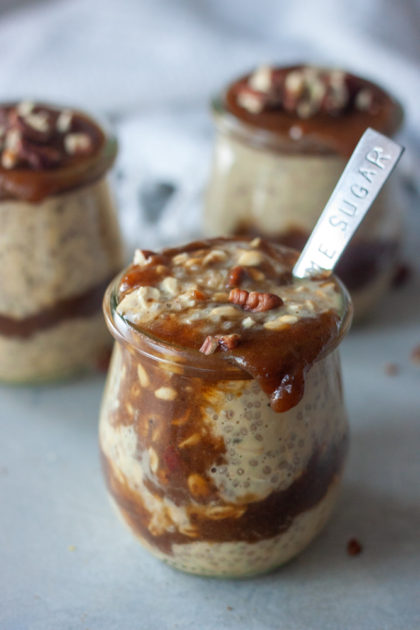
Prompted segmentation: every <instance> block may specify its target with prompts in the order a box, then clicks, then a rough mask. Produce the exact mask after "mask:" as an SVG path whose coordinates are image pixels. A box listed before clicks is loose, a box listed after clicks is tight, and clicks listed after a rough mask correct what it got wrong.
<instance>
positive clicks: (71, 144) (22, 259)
mask: <svg viewBox="0 0 420 630" xmlns="http://www.w3.org/2000/svg"><path fill="white" fill-rule="evenodd" d="M116 153H117V143H116V141H115V139H114V138H113V137H111V136H110V135H108V134H107V133H106V132H105V131H104V130H103V128H102V127H101V126H100V125H99V124H97V123H96V122H95V121H94V120H93V119H92V118H90V117H89V116H87V115H86V114H84V113H82V112H77V111H73V110H70V109H68V108H58V107H53V106H50V105H44V104H35V103H30V102H20V103H9V104H4V105H3V106H1V107H0V225H1V230H0V286H1V292H0V380H2V381H9V382H37V381H43V380H51V379H58V378H63V377H66V376H69V375H72V374H74V373H76V372H78V371H81V370H85V369H88V368H95V367H100V366H101V365H102V364H103V363H104V361H105V359H106V355H107V353H109V347H110V343H111V338H110V336H109V334H108V332H107V330H106V328H105V326H104V324H103V321H102V314H101V302H102V296H103V293H104V291H105V288H106V286H107V284H108V282H109V280H110V279H111V277H112V276H113V275H114V274H115V272H116V271H117V270H119V269H120V268H121V266H122V264H123V249H122V241H121V237H120V231H119V226H118V222H117V216H116V209H115V205H114V201H113V198H112V195H111V192H110V189H109V184H108V181H107V173H108V171H109V169H110V168H111V166H112V164H113V162H114V160H115V157H116Z"/></svg>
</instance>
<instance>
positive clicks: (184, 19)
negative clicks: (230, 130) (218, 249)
mask: <svg viewBox="0 0 420 630" xmlns="http://www.w3.org/2000/svg"><path fill="white" fill-rule="evenodd" d="M1 7H2V8H1ZM419 32H420V2H419V1H418V0H405V1H404V2H395V1H393V0H370V2H366V0H352V2H351V3H349V2H347V1H344V0H342V1H338V0H317V1H315V0H314V1H310V0H294V1H293V2H290V0H288V1H287V2H285V1H284V0H259V1H258V2H252V1H245V0H229V1H227V0H153V1H150V0H149V1H148V0H56V1H51V0H50V1H45V0H44V1H38V2H30V1H28V0H26V1H25V0H21V1H20V2H19V0H16V1H15V2H14V3H13V2H11V1H10V0H9V1H8V2H5V1H4V0H3V5H2V4H1V0H0V51H1V58H2V60H3V61H2V64H1V67H0V90H1V93H0V98H1V99H3V100H5V99H10V98H15V97H16V98H19V97H23V96H24V97H31V98H40V99H49V100H51V101H56V102H62V103H70V104H75V105H79V106H82V107H85V108H87V109H91V110H93V111H96V112H100V113H104V114H106V115H107V116H109V117H110V118H111V120H112V121H113V124H114V125H115V127H116V130H117V133H118V136H119V138H120V141H121V153H120V158H119V161H118V169H117V172H118V175H119V177H118V180H117V193H118V197H119V202H120V207H121V212H122V219H123V227H124V231H125V234H126V237H127V238H128V241H129V243H130V246H131V247H132V246H133V245H135V244H137V243H140V244H141V243H143V244H147V245H148V246H153V247H154V246H158V245H159V244H161V243H163V242H168V241H171V240H172V241H174V240H179V239H181V240H185V239H188V238H189V237H190V236H193V235H194V234H196V233H197V232H198V230H199V220H200V203H201V195H202V190H203V187H204V183H205V180H206V177H207V174H208V166H209V159H210V155H211V139H212V129H211V121H210V117H209V115H208V111H207V103H208V100H209V98H210V96H211V95H212V94H213V93H215V92H217V90H218V89H220V87H221V86H222V85H223V84H224V83H226V82H227V81H228V80H229V79H231V78H232V77H234V76H235V75H237V74H238V73H242V72H244V71H245V70H246V69H248V68H250V67H252V66H254V65H255V64H256V63H259V62H263V61H275V62H279V63H286V62H289V61H295V60H309V61H313V62H321V63H327V64H335V65H340V66H343V67H346V68H348V69H350V70H353V71H355V72H359V73H361V74H363V75H365V76H368V77H370V78H373V79H374V80H376V81H378V82H380V83H381V84H382V85H384V86H385V87H388V88H389V89H390V90H391V91H392V92H393V93H394V94H395V95H396V96H397V97H398V98H399V99H400V100H401V101H402V102H403V104H404V106H405V108H406V113H407V118H406V126H405V130H404V132H403V134H402V141H403V142H404V143H405V144H406V145H407V149H408V151H407V154H406V156H405V158H404V160H403V162H402V164H401V172H402V173H404V175H405V178H406V179H409V180H410V182H411V184H412V185H415V186H418V185H419V179H420V178H419V177H418V171H419V170H420V107H419V102H420V37H419ZM170 190H172V191H174V192H173V194H172V195H169V193H168V194H167V195H165V194H164V193H165V192H168V191H170ZM162 191H163V192H162ZM165 199H167V203H166V204H164V205H163V202H164V200H165ZM159 205H161V206H162V208H161V212H160V213H156V208H157V207H159Z"/></svg>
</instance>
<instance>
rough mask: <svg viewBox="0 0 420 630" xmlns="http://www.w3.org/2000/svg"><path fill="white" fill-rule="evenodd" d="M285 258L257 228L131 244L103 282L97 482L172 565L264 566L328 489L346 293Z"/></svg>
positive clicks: (338, 439) (316, 517)
mask: <svg viewBox="0 0 420 630" xmlns="http://www.w3.org/2000/svg"><path fill="white" fill-rule="evenodd" d="M296 257H297V253H296V252H295V251H294V250H291V249H289V248H285V247H282V246H279V245H275V244H270V243H269V242H265V241H262V240H261V239H259V238H258V239H254V240H253V241H249V240H243V239H240V240H235V239H210V240H207V241H201V242H196V243H192V244H189V245H188V246H185V247H180V248H177V249H171V250H165V251H163V252H162V253H161V254H155V253H153V252H150V251H140V250H139V251H138V252H137V253H136V257H135V260H134V263H133V265H132V266H131V267H130V268H128V269H127V270H126V271H125V272H124V273H123V274H122V275H121V276H119V277H118V278H116V279H115V280H114V281H113V283H112V284H111V285H110V287H109V288H108V290H107V293H106V295H105V299H104V311H105V318H106V321H107V324H108V327H109V329H110V331H111V333H112V334H113V336H114V337H115V340H116V344H115V347H114V353H113V357H112V361H111V367H110V371H109V375H108V381H107V385H106V389H105V393H104V397H103V403H102V410H101V416H100V428H99V436H100V449H101V456H102V463H103V470H104V474H105V478H106V482H107V486H108V490H109V493H110V496H111V498H112V501H113V503H114V505H115V506H116V508H117V510H118V511H119V512H120V513H121V514H122V516H123V518H124V520H125V521H126V523H127V524H128V526H129V527H130V528H131V530H132V531H133V533H134V534H135V535H136V536H137V537H138V539H139V540H140V542H141V543H142V544H143V545H144V546H145V547H146V548H147V549H148V550H149V551H151V552H152V553H153V554H155V555H156V556H157V557H158V558H160V559H161V560H163V561H164V562H166V563H167V564H169V565H170V566H172V567H175V568H177V569H181V570H184V571H187V572H190V573H196V574H200V575H209V576H223V577H227V576H229V577H242V576H247V575H252V574H256V573H261V572H265V571H269V570H271V569H274V568H276V567H278V566H279V565H281V564H283V563H285V562H287V561H288V560H289V559H290V558H292V557H293V556H295V555H296V554H298V553H299V552H300V551H302V549H304V548H305V547H306V546H307V545H308V543H309V542H310V541H311V540H312V539H313V538H314V537H315V536H316V535H317V534H318V533H319V532H320V530H321V529H322V527H323V526H324V524H325V523H326V521H327V520H328V518H329V516H330V513H331V510H332V508H333V505H334V503H335V500H336V497H337V492H338V488H339V483H340V478H341V475H342V470H343V464H344V460H345V455H346V450H347V418H346V412H345V408H344V402H343V393H342V386H341V374H340V362H339V356H338V346H339V344H340V341H341V339H342V337H343V335H344V334H345V333H346V331H347V329H348V327H349V325H350V320H351V304H350V301H349V297H348V294H347V292H346V290H345V289H344V288H343V286H342V285H341V284H340V283H339V281H337V279H336V278H335V277H334V276H329V277H318V278H312V279H310V280H293V278H292V275H291V269H292V266H293V263H294V261H295V260H296Z"/></svg>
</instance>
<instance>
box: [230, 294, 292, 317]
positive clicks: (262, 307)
mask: <svg viewBox="0 0 420 630" xmlns="http://www.w3.org/2000/svg"><path fill="white" fill-rule="evenodd" d="M229 302H232V303H233V304H237V305H238V306H242V308H243V309H244V310H245V311H254V312H261V311H269V310H271V309H273V308H278V307H279V306H281V305H282V304H283V300H282V299H281V297H279V296H278V295H275V294H274V293H260V292H259V291H251V292H250V293H249V292H248V291H245V289H238V288H235V289H232V290H231V292H230V293H229Z"/></svg>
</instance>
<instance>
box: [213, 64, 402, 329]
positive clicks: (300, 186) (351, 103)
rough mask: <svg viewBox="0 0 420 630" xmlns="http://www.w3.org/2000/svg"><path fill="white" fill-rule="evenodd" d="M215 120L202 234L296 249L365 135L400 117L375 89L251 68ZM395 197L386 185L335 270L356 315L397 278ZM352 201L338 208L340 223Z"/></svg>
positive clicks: (326, 75)
mask: <svg viewBox="0 0 420 630" xmlns="http://www.w3.org/2000/svg"><path fill="white" fill-rule="evenodd" d="M213 115H214V120H215V124H216V129H217V136H216V144H215V150H214V159H213V168H212V174H211V179H210V182H209V187H208V191H207V199H206V208H205V216H204V224H205V231H206V233H207V234H208V235H210V236H214V235H218V234H252V235H257V234H258V235H263V236H265V237H267V238H270V239H273V240H276V241H277V242H279V243H283V244H286V245H289V246H291V247H296V248H298V249H302V248H303V246H304V244H305V242H306V240H307V238H308V236H309V234H310V233H311V231H312V229H313V227H314V225H315V223H316V221H317V219H318V217H319V215H320V213H321V211H322V209H323V208H324V206H325V203H326V202H327V200H328V198H329V196H330V194H331V193H332V191H333V189H334V187H335V185H336V183H337V181H338V179H339V177H340V175H341V173H342V171H343V169H344V167H345V165H346V162H347V160H348V158H349V157H350V155H351V153H352V151H353V149H354V148H355V146H356V144H357V142H358V140H359V138H360V136H361V135H362V133H363V132H364V131H365V129H366V128H367V127H373V128H374V129H376V130H377V131H380V132H382V133H384V134H386V135H389V136H392V135H394V134H395V133H396V131H397V130H398V129H399V127H400V125H401V121H402V109H401V106H400V105H399V104H398V103H397V102H396V101H395V100H394V99H393V98H392V97H391V96H390V95H389V94H388V93H387V92H385V91H384V90H382V89H381V88H380V87H379V86H377V85H375V84H374V83H371V82H370V81H367V80H365V79H362V78H360V77H357V76H355V75H352V74H349V73H347V72H343V71H340V70H328V69H324V68H316V67H312V66H304V65H299V66H290V67H286V68H272V67H267V66H263V67H261V68H258V69H257V70H256V71H255V72H253V73H251V74H249V75H247V76H245V77H242V78H240V79H238V80H237V81H235V82H233V83H232V84H231V85H230V86H228V88H227V89H226V91H225V92H223V94H222V95H221V96H220V97H219V98H216V99H215V101H214V102H213ZM371 176H372V175H369V173H366V177H367V178H369V177H371ZM396 192H397V191H396V189H395V181H391V182H390V183H388V184H387V185H386V187H385V188H384V190H383V191H382V193H381V194H380V196H379V197H378V199H377V200H376V202H375V203H374V206H373V208H372V209H371V210H370V212H369V215H368V216H367V218H366V220H365V221H364V222H363V224H362V225H361V227H360V228H359V230H358V232H357V233H356V236H355V238H354V239H353V241H352V242H351V243H350V245H349V247H348V249H347V251H346V252H345V254H344V255H343V257H342V259H341V261H340V263H339V265H338V266H337V269H336V273H337V275H338V276H339V277H340V278H341V279H342V280H343V282H344V283H345V285H346V286H347V288H348V289H349V290H350V292H351V295H352V298H353V302H354V306H355V316H356V318H357V319H361V318H363V317H364V316H365V315H366V314H367V313H368V312H369V311H370V310H371V309H372V307H373V306H374V305H375V304H376V302H377V301H378V299H379V298H380V297H381V296H382V295H383V294H384V293H385V291H386V289H387V288H388V286H389V284H390V281H391V279H392V277H393V274H394V273H395V267H396V262H397V258H398V252H399V246H400V241H401V223H402V222H401V212H400V208H399V204H398V195H397V194H396ZM356 205H357V199H355V206H354V207H353V206H352V205H351V204H348V203H347V204H346V203H344V204H343V208H342V213H343V219H345V218H346V214H347V215H349V216H352V213H354V212H355V207H356Z"/></svg>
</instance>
